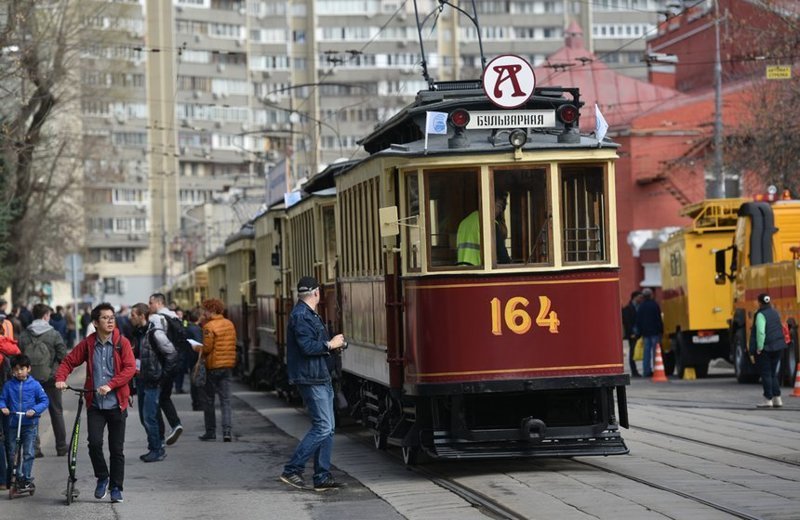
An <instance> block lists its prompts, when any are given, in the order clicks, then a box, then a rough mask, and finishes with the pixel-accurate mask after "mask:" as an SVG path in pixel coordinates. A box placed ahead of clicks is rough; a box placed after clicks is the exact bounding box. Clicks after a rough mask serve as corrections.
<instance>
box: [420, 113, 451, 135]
mask: <svg viewBox="0 0 800 520" xmlns="http://www.w3.org/2000/svg"><path fill="white" fill-rule="evenodd" d="M425 114H426V118H425V133H426V134H447V112H425Z"/></svg>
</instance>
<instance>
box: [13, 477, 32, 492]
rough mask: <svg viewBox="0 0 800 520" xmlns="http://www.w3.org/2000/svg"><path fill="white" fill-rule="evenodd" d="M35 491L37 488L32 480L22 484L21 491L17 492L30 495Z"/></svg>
mask: <svg viewBox="0 0 800 520" xmlns="http://www.w3.org/2000/svg"><path fill="white" fill-rule="evenodd" d="M35 490H36V486H34V485H33V481H31V480H25V481H22V482H20V485H19V489H17V491H19V492H20V493H29V492H31V491H35Z"/></svg>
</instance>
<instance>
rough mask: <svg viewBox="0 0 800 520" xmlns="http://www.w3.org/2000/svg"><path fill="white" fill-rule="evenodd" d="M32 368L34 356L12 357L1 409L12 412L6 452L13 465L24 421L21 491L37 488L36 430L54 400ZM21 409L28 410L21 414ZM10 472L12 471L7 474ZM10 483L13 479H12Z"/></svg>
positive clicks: (19, 471) (0, 402) (5, 413)
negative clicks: (34, 482) (35, 463)
mask: <svg viewBox="0 0 800 520" xmlns="http://www.w3.org/2000/svg"><path fill="white" fill-rule="evenodd" d="M30 371H31V360H30V359H29V358H28V356H26V355H24V354H20V355H19V356H15V357H13V358H12V359H11V375H12V377H11V379H9V380H8V381H6V384H5V385H4V386H3V392H2V393H0V412H2V413H3V415H11V417H10V418H9V421H8V430H7V431H6V446H5V449H6V453H7V455H8V461H9V465H11V464H13V461H14V460H15V459H14V457H15V455H16V453H15V452H16V448H17V436H16V435H15V433H16V432H17V430H18V428H19V421H22V427H21V428H19V429H20V439H21V440H22V454H23V457H22V468H17V472H18V473H17V478H18V479H19V486H18V487H17V491H18V492H20V493H24V492H30V491H32V490H33V489H35V487H34V485H33V474H32V473H33V459H34V453H33V448H34V443H35V442H36V433H37V431H38V429H39V416H41V415H42V413H43V412H44V411H45V410H47V407H48V405H49V404H50V403H49V401H48V399H47V394H46V393H45V392H44V388H42V385H41V384H39V382H38V381H37V380H36V379H34V378H33V377H32V376H29V375H28V374H29V373H30ZM17 412H24V415H20V414H19V413H17ZM7 476H8V475H7ZM9 484H10V479H9Z"/></svg>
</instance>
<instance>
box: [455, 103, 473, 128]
mask: <svg viewBox="0 0 800 520" xmlns="http://www.w3.org/2000/svg"><path fill="white" fill-rule="evenodd" d="M469 119H470V116H469V112H467V111H466V110H464V109H463V108H457V109H456V110H453V111H452V112H451V113H450V123H451V124H452V125H453V126H454V127H456V128H461V129H463V128H466V126H467V125H468V124H469Z"/></svg>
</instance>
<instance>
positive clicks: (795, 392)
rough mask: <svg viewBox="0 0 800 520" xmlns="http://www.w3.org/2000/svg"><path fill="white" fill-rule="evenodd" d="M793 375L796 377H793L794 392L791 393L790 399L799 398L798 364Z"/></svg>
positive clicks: (799, 367) (799, 377)
mask: <svg viewBox="0 0 800 520" xmlns="http://www.w3.org/2000/svg"><path fill="white" fill-rule="evenodd" d="M795 373H796V375H795V376H794V390H793V391H792V397H800V363H797V370H796V371H795Z"/></svg>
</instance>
